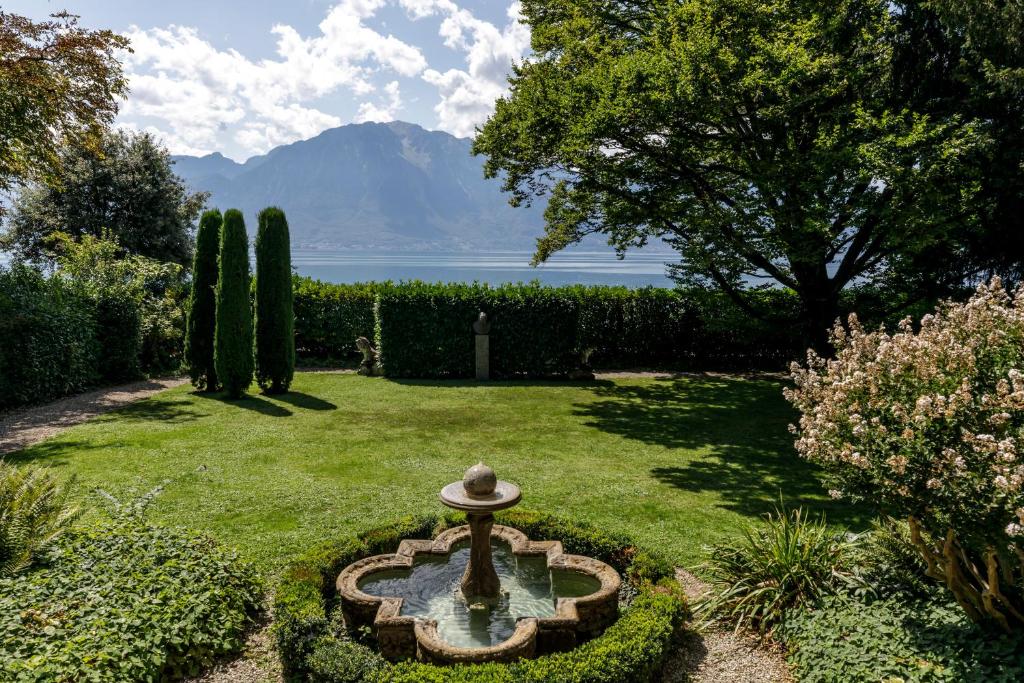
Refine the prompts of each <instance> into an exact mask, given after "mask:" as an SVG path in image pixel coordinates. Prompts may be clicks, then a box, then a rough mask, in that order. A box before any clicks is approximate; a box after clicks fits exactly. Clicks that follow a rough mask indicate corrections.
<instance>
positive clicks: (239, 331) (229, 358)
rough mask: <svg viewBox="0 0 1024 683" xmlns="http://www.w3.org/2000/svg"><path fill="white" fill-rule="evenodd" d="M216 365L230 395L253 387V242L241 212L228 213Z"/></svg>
mask: <svg viewBox="0 0 1024 683" xmlns="http://www.w3.org/2000/svg"><path fill="white" fill-rule="evenodd" d="M215 336H216V343H215V352H214V361H215V363H216V366H217V377H218V379H220V383H221V385H222V386H223V387H224V390H225V391H226V392H228V395H229V396H231V397H232V398H241V397H242V395H243V394H244V393H245V390H246V389H248V388H249V385H250V384H251V383H252V370H253V368H252V365H253V362H252V304H251V302H250V300H249V239H248V237H247V236H246V234H245V220H244V219H243V218H242V212H241V211H239V210H238V209H229V210H227V211H225V212H224V224H223V225H222V226H221V231H220V272H219V280H218V282H217V331H216V335H215Z"/></svg>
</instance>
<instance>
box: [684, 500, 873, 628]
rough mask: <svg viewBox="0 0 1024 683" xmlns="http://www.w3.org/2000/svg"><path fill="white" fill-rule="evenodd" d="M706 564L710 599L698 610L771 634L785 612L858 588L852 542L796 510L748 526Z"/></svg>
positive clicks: (721, 547) (712, 554) (783, 511)
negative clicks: (739, 538)
mask: <svg viewBox="0 0 1024 683" xmlns="http://www.w3.org/2000/svg"><path fill="white" fill-rule="evenodd" d="M709 555H710V559H709V560H708V562H707V563H706V564H705V567H706V569H707V570H708V573H709V577H710V580H711V584H712V593H711V596H710V597H709V598H708V599H707V600H706V601H705V602H703V603H702V604H701V605H699V606H698V608H697V610H698V612H699V613H702V614H704V615H706V616H712V617H715V616H716V617H721V618H725V619H728V620H729V621H734V622H735V623H736V626H737V628H739V627H746V628H756V629H757V630H758V631H759V632H761V633H762V634H763V633H770V632H771V631H772V630H774V629H775V628H776V627H777V626H778V625H779V624H781V623H783V622H784V621H785V620H786V618H787V616H788V615H789V614H790V612H791V611H792V610H794V609H797V608H799V607H802V606H806V605H813V604H815V603H816V602H817V601H818V600H820V599H821V598H823V597H825V596H827V595H833V594H836V593H839V592H843V591H845V590H848V589H850V588H855V587H857V584H859V583H861V581H860V580H859V579H858V577H857V576H856V574H855V573H854V571H853V560H854V557H855V553H854V541H850V540H847V539H846V538H845V536H844V535H843V534H842V533H839V532H836V531H835V530H833V529H831V528H830V527H829V526H828V525H827V524H826V523H825V521H824V519H819V520H817V521H812V520H809V519H807V517H806V515H805V514H804V512H803V510H802V509H800V508H798V509H796V510H792V511H789V512H787V511H786V510H785V509H782V510H778V509H777V510H776V511H775V514H774V515H773V514H768V515H767V523H766V524H765V525H763V526H761V527H753V526H751V527H748V528H747V529H746V530H745V531H744V534H743V538H742V540H741V541H739V543H737V544H730V545H721V546H717V547H715V548H713V549H712V550H711V552H710V553H709Z"/></svg>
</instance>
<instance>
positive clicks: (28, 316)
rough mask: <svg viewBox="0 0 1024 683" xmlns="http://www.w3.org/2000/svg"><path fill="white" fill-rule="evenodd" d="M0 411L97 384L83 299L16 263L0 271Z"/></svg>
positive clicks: (91, 322) (92, 324)
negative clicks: (1, 341) (0, 340)
mask: <svg viewBox="0 0 1024 683" xmlns="http://www.w3.org/2000/svg"><path fill="white" fill-rule="evenodd" d="M0 339H2V340H3V343H0V410H6V409H9V408H12V407H15V406H18V405H23V404H27V403H39V402H42V401H48V400H51V399H54V398H57V397H59V396H63V395H65V394H70V393H73V392H76V391H81V390H83V389H85V388H86V387H87V386H89V385H90V384H92V383H93V382H95V381H96V380H97V373H96V359H97V356H98V354H99V344H98V343H97V338H96V319H95V316H94V315H93V313H92V306H91V304H90V302H89V300H88V298H87V297H86V296H85V295H84V294H82V293H81V292H79V291H78V290H76V289H75V288H73V287H71V286H70V285H69V284H68V283H66V282H64V281H63V280H60V279H57V278H46V277H44V276H43V275H42V274H41V273H39V272H38V271H36V270H34V269H32V268H29V267H26V266H23V265H19V264H14V265H12V266H11V267H10V268H4V267H0Z"/></svg>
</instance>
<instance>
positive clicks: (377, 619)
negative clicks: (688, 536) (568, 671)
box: [337, 463, 620, 664]
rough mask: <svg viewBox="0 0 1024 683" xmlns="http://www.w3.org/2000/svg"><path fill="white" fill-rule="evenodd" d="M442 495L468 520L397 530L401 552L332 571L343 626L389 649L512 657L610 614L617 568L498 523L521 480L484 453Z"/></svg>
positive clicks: (582, 630)
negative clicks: (413, 531)
mask: <svg viewBox="0 0 1024 683" xmlns="http://www.w3.org/2000/svg"><path fill="white" fill-rule="evenodd" d="M440 497H441V502H442V503H443V504H444V505H447V506H448V507H450V508H453V509H456V510H461V511H464V512H465V513H466V518H467V524H465V525H463V526H459V527H455V528H452V529H448V530H447V531H444V532H442V533H441V534H440V535H438V536H437V538H435V539H433V540H413V539H406V540H403V541H402V542H401V544H400V545H399V547H398V551H397V552H395V553H391V554H386V555H376V556H374V557H368V558H365V559H363V560H359V561H357V562H353V563H352V564H350V565H349V566H347V567H345V569H344V570H342V572H341V574H339V576H338V582H337V587H338V596H339V599H340V601H341V608H342V613H343V615H344V617H345V623H346V626H347V627H348V628H349V629H358V628H360V627H362V626H369V627H371V629H372V631H373V633H374V635H375V636H376V639H377V644H378V647H379V650H380V652H381V654H383V655H384V656H385V657H387V658H389V659H392V660H399V659H411V658H416V659H419V660H421V661H427V662H433V663H441V664H444V663H463V662H466V663H468V662H488V661H499V662H504V661H512V660H515V659H519V658H521V657H533V656H535V655H538V654H545V653H547V652H554V651H559V650H565V649H569V648H572V647H574V646H575V645H576V644H577V643H579V642H581V641H583V640H586V639H588V638H590V637H593V636H595V635H598V634H599V633H601V632H602V631H603V630H604V629H605V628H606V627H607V626H608V625H609V624H611V623H612V622H614V621H615V619H616V618H617V616H618V591H619V585H620V579H619V575H618V574H617V573H616V572H615V570H614V569H612V568H611V567H610V566H608V565H607V564H605V563H604V562H601V561H599V560H596V559H593V558H589V557H583V556H580V555H570V554H567V553H565V552H564V551H563V548H562V544H561V542H560V541H531V540H530V539H529V538H527V537H526V535H525V534H523V533H522V532H520V531H518V530H516V529H513V528H512V527H508V526H502V525H497V524H495V523H494V513H495V512H497V511H499V510H504V509H507V508H510V507H512V506H514V505H516V504H517V503H519V501H520V500H521V499H522V493H521V491H520V489H519V487H518V486H516V485H515V484H511V483H509V482H505V481H499V480H498V478H497V477H496V476H495V474H494V471H493V470H492V469H491V468H489V467H487V466H486V465H484V464H483V463H480V464H477V465H474V466H473V467H471V468H469V470H467V471H466V474H465V476H464V477H463V479H462V481H456V482H453V483H451V484H448V485H447V486H445V487H444V488H443V489H442V490H441V494H440ZM467 546H468V547H467ZM463 563H464V564H463Z"/></svg>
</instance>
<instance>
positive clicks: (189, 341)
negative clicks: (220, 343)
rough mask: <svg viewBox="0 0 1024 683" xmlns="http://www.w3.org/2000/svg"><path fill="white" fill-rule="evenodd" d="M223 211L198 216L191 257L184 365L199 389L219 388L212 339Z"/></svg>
mask: <svg viewBox="0 0 1024 683" xmlns="http://www.w3.org/2000/svg"><path fill="white" fill-rule="evenodd" d="M222 220H223V218H222V217H221V215H220V211H219V210H217V209H210V210H209V211H206V212H204V213H203V217H202V218H201V219H199V231H198V232H197V233H196V249H195V254H194V256H193V259H192V288H191V290H190V292H189V297H188V317H187V322H186V336H185V365H186V366H187V367H188V373H189V377H190V378H191V379H192V385H193V386H194V387H196V388H197V389H199V390H200V391H216V390H217V368H216V367H215V366H214V363H213V339H214V336H213V334H214V330H215V329H216V326H217V313H216V311H217V254H218V252H219V251H220V224H221V222H222Z"/></svg>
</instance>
